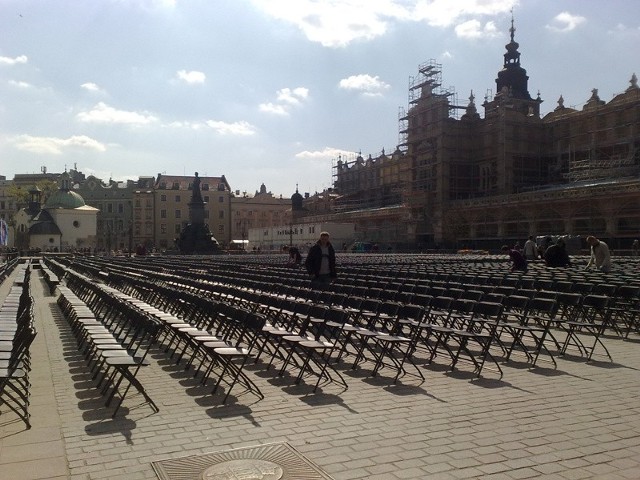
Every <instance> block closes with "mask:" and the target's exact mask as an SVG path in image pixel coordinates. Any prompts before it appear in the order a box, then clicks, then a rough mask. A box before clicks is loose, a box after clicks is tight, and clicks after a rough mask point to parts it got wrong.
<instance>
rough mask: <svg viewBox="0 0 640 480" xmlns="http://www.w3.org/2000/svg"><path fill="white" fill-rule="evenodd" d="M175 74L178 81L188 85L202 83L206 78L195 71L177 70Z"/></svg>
mask: <svg viewBox="0 0 640 480" xmlns="http://www.w3.org/2000/svg"><path fill="white" fill-rule="evenodd" d="M176 74H177V76H178V79H180V80H182V81H183V82H185V83H188V84H189V85H195V84H199V83H204V81H205V80H206V78H207V76H206V75H205V74H204V73H202V72H198V71H196V70H192V71H190V72H187V71H186V70H178V72H177V73H176Z"/></svg>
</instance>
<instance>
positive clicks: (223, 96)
mask: <svg viewBox="0 0 640 480" xmlns="http://www.w3.org/2000/svg"><path fill="white" fill-rule="evenodd" d="M512 15H513V19H514V26H515V29H516V30H515V40H516V41H517V42H518V43H519V44H520V48H519V51H520V53H521V66H522V67H523V68H525V69H526V70H527V74H528V76H529V92H530V94H531V96H532V97H535V96H536V95H537V94H538V93H539V94H540V97H541V98H542V100H543V103H542V105H541V112H542V114H543V115H544V114H546V113H549V112H551V111H552V110H553V109H554V108H555V107H556V106H557V102H558V98H559V97H560V95H562V97H563V99H564V105H565V106H568V107H573V108H577V109H581V108H582V106H583V105H584V103H585V102H586V101H587V100H588V99H589V97H590V96H591V93H592V89H594V88H597V89H598V95H599V96H600V98H601V99H602V100H605V101H609V100H611V98H613V96H614V95H616V94H618V93H621V92H623V91H624V90H625V89H626V88H627V87H628V86H629V80H630V79H631V76H632V74H633V73H636V74H637V75H640V54H638V45H640V1H638V0H607V1H606V2H605V1H603V0H91V1H88V0H75V1H68V0H55V1H49V0H0V32H2V34H1V35H0V175H5V176H6V177H7V178H8V179H11V178H13V176H14V175H15V174H16V173H38V172H40V171H41V169H42V167H46V169H47V171H48V172H57V173H59V172H63V171H65V169H67V170H69V169H71V168H76V169H77V170H79V171H81V172H83V173H85V174H86V175H90V174H91V175H95V176H97V177H99V178H102V179H103V180H105V181H106V180H108V179H113V180H118V181H119V180H126V179H137V178H138V177H139V176H152V175H153V176H155V175H158V174H160V173H162V174H167V175H194V173H195V172H198V173H199V175H200V176H213V177H219V176H222V175H224V176H225V177H226V179H227V181H228V182H229V185H230V186H231V189H232V190H234V191H235V190H238V191H240V192H247V193H249V194H252V193H255V191H257V190H259V189H260V186H261V184H262V183H264V184H265V186H266V188H267V190H268V191H270V192H272V193H273V194H274V195H278V196H279V195H282V196H283V197H290V196H291V194H293V193H294V192H295V190H296V188H298V189H299V191H300V193H305V192H309V193H311V194H313V193H315V192H320V191H322V190H324V189H326V188H329V187H331V186H332V183H333V175H334V173H335V170H334V168H333V167H334V166H335V164H336V161H337V159H338V158H339V156H342V158H346V159H347V160H351V159H353V158H354V156H355V155H357V154H358V153H361V154H362V155H363V156H364V157H365V158H366V157H367V156H369V155H372V156H373V157H376V156H377V155H379V154H380V153H381V152H382V150H384V151H385V152H386V153H391V152H393V151H394V150H395V149H396V147H397V145H398V143H399V123H398V114H399V111H400V109H408V105H409V85H410V82H411V81H412V78H415V77H416V76H417V75H418V67H419V65H421V64H423V63H425V62H429V61H431V60H434V61H435V62H437V63H439V64H441V65H442V83H443V88H448V89H449V90H450V91H452V92H454V91H455V96H453V97H452V98H453V99H457V103H458V104H460V105H467V104H468V103H469V96H470V94H471V92H472V91H473V94H474V96H475V103H476V106H477V108H478V111H479V113H480V114H481V115H482V114H483V109H482V103H483V102H484V98H485V96H486V95H489V97H491V95H493V94H495V79H496V77H497V73H498V71H499V70H500V69H501V68H502V66H503V55H504V53H505V45H506V44H507V43H508V42H509V28H510V26H511V19H512Z"/></svg>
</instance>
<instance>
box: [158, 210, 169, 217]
mask: <svg viewBox="0 0 640 480" xmlns="http://www.w3.org/2000/svg"><path fill="white" fill-rule="evenodd" d="M160 218H167V211H166V210H160Z"/></svg>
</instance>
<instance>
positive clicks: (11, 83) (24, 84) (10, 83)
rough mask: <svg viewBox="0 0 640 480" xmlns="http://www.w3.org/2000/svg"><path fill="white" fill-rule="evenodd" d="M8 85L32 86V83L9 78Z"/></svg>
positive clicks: (18, 86)
mask: <svg viewBox="0 0 640 480" xmlns="http://www.w3.org/2000/svg"><path fill="white" fill-rule="evenodd" d="M9 85H11V86H13V87H17V88H32V87H33V85H31V84H30V83H27V82H22V81H19V80H9Z"/></svg>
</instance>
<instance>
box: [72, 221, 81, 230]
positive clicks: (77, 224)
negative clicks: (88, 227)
mask: <svg viewBox="0 0 640 480" xmlns="http://www.w3.org/2000/svg"><path fill="white" fill-rule="evenodd" d="M73 226H74V227H76V228H78V227H80V222H79V221H78V220H74V221H73Z"/></svg>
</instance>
